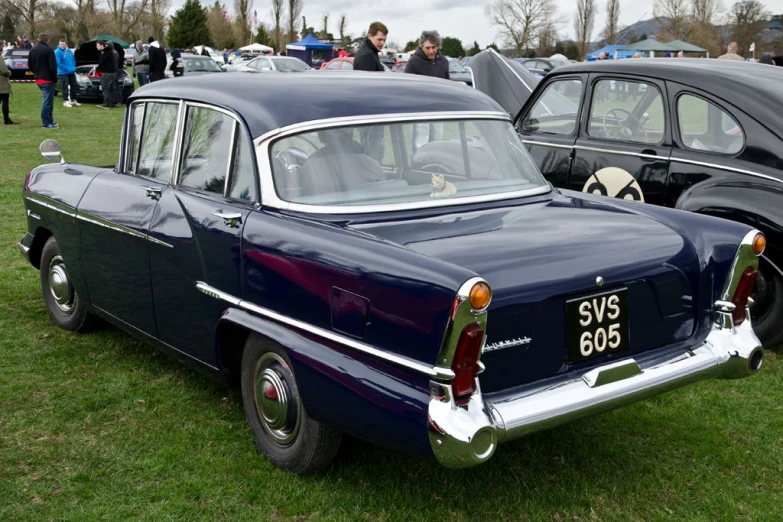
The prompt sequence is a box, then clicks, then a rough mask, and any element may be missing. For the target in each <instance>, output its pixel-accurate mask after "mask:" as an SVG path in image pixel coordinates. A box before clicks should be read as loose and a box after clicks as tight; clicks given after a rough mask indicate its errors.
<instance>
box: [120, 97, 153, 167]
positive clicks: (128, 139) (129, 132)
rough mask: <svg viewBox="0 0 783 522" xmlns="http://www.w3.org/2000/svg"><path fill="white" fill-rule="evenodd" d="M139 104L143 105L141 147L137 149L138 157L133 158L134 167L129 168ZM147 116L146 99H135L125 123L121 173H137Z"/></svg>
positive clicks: (140, 134)
mask: <svg viewBox="0 0 783 522" xmlns="http://www.w3.org/2000/svg"><path fill="white" fill-rule="evenodd" d="M137 105H142V107H143V110H142V113H141V131H140V132H139V148H138V149H137V150H136V155H135V156H136V157H135V158H132V159H133V168H132V169H129V168H128V161H129V160H130V159H131V158H130V153H131V151H132V149H133V111H134V110H136V106H137ZM146 117H147V102H146V100H141V101H137V100H135V101H133V102H132V103H131V105H130V109H129V110H128V117H127V121H126V123H125V140H124V142H125V143H124V147H123V148H124V153H123V162H122V166H121V168H120V173H122V174H130V175H132V176H135V175H136V168H137V167H138V163H139V151H141V140H142V139H143V138H144V119H145V118H146Z"/></svg>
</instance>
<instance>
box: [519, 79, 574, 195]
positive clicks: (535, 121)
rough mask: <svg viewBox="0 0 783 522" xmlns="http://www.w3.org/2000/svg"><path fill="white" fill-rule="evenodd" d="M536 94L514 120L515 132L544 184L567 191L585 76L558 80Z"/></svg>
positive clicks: (549, 83) (552, 81) (550, 82)
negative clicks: (545, 182) (517, 133)
mask: <svg viewBox="0 0 783 522" xmlns="http://www.w3.org/2000/svg"><path fill="white" fill-rule="evenodd" d="M538 92H539V94H538V95H537V98H536V99H535V100H534V101H533V102H532V103H528V104H526V106H527V109H525V110H524V112H522V113H521V115H520V117H519V119H518V120H517V123H516V127H517V131H518V132H519V134H520V136H521V138H522V142H523V143H524V144H525V145H526V146H527V148H528V151H529V152H530V154H531V156H532V157H533V159H534V160H535V162H536V164H537V165H538V168H539V170H541V173H542V174H543V175H544V177H546V179H547V181H549V182H550V183H552V184H553V185H554V186H556V187H563V188H567V187H568V182H569V172H570V170H571V160H572V158H573V154H574V142H575V141H576V134H577V128H578V126H579V125H578V124H579V117H580V113H581V106H582V103H581V102H582V98H583V96H584V77H582V76H566V77H558V78H557V79H553V80H551V81H549V82H548V83H547V85H546V86H545V87H543V88H542V89H541V90H539V91H538Z"/></svg>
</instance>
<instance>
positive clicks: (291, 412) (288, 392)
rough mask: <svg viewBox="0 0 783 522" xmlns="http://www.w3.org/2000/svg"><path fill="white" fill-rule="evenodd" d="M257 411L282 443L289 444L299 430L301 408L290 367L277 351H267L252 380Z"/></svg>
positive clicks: (270, 432) (265, 424) (272, 434)
mask: <svg viewBox="0 0 783 522" xmlns="http://www.w3.org/2000/svg"><path fill="white" fill-rule="evenodd" d="M253 386H254V390H253V393H254V397H255V400H256V411H257V412H258V418H259V420H260V421H261V424H262V425H263V427H264V430H265V431H266V432H267V433H268V434H269V435H270V437H271V439H272V441H273V442H274V443H275V444H278V445H279V446H287V445H289V444H291V443H292V442H293V440H294V439H295V438H296V434H297V433H298V431H299V408H298V398H297V395H296V384H295V383H294V379H293V375H292V374H291V370H290V369H289V368H288V365H287V364H286V363H285V361H284V360H283V359H282V358H281V357H280V356H278V355H277V354H275V353H271V352H268V353H265V354H264V355H262V356H261V358H260V359H259V360H258V364H257V365H256V372H255V379H254V382H253Z"/></svg>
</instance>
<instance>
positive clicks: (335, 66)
mask: <svg viewBox="0 0 783 522" xmlns="http://www.w3.org/2000/svg"><path fill="white" fill-rule="evenodd" d="M381 66H383V72H391V69H389V67H387V66H386V64H385V63H383V62H381ZM320 70H321V71H353V57H352V56H344V57H342V58H334V59H332V60H329V61H328V62H324V63H322V64H321V69H320Z"/></svg>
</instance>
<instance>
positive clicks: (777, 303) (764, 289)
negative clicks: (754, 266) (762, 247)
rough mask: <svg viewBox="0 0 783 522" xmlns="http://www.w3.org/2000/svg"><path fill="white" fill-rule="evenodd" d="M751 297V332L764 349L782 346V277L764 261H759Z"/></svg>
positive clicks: (762, 259)
mask: <svg viewBox="0 0 783 522" xmlns="http://www.w3.org/2000/svg"><path fill="white" fill-rule="evenodd" d="M751 297H752V298H753V300H754V304H753V306H752V307H751V308H750V317H751V320H752V321H753V331H754V332H755V333H756V336H757V337H758V338H759V340H760V341H761V345H762V346H764V347H765V348H772V349H777V348H778V347H779V346H780V345H781V344H783V277H781V275H780V273H779V272H778V271H777V269H776V268H775V267H774V266H772V264H771V263H770V262H768V261H767V260H766V259H764V258H761V259H759V276H758V279H757V280H756V287H755V288H754V289H753V293H752V294H751Z"/></svg>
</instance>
